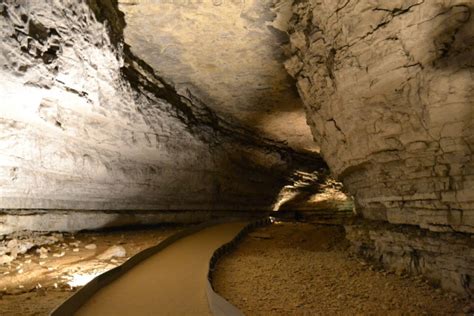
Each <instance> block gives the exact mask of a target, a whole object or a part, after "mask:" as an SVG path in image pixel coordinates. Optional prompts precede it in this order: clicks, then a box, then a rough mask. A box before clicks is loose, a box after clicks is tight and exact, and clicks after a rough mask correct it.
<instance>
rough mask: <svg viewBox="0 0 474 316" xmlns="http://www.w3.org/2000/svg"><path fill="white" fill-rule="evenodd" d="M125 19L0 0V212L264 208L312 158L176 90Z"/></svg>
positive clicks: (77, 7)
mask: <svg viewBox="0 0 474 316" xmlns="http://www.w3.org/2000/svg"><path fill="white" fill-rule="evenodd" d="M124 25H125V23H124V20H123V16H122V14H121V13H120V11H118V9H117V3H116V1H115V0H107V1H95V0H88V1H53V0H48V1H13V0H7V1H2V3H1V4H0V36H1V38H2V41H1V43H0V65H1V70H0V81H1V84H0V97H1V101H0V208H1V209H3V210H5V211H8V210H12V209H23V210H25V209H26V210H29V209H34V210H38V209H39V210H131V211H133V210H224V209H226V210H231V209H239V210H250V209H253V210H254V209H269V208H270V207H271V205H272V203H273V202H274V198H275V197H276V195H277V193H278V191H279V189H280V186H281V185H282V183H283V182H282V181H284V179H285V177H286V175H288V174H290V173H291V172H292V171H293V169H298V168H300V167H304V166H308V165H310V166H312V168H313V167H314V168H319V167H321V166H323V163H322V162H321V160H320V159H319V158H317V157H314V156H305V155H299V154H297V153H295V152H293V151H292V150H291V149H289V148H288V147H285V146H284V145H281V144H279V143H273V142H271V141H268V140H266V139H263V138H260V137H258V136H255V135H251V134H249V133H248V132H247V131H246V130H243V129H240V128H238V127H237V126H234V125H231V124H227V123H226V122H224V121H223V120H220V119H219V118H218V117H217V116H216V115H215V114H214V113H213V112H212V111H211V110H209V109H208V108H207V107H206V106H205V105H203V104H202V103H199V100H190V99H187V98H185V97H182V96H180V95H179V94H177V93H176V91H175V90H174V88H173V87H172V86H170V85H169V84H167V83H165V82H164V81H163V80H161V79H160V78H159V77H157V76H156V75H155V74H154V72H153V70H152V69H151V68H149V67H148V66H147V65H146V64H145V63H144V62H142V61H141V60H140V59H138V58H136V57H135V56H133V55H132V54H131V53H130V51H129V50H128V48H127V46H126V45H125V44H124V43H123V34H122V32H123V27H124Z"/></svg>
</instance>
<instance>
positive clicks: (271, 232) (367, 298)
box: [213, 223, 468, 315]
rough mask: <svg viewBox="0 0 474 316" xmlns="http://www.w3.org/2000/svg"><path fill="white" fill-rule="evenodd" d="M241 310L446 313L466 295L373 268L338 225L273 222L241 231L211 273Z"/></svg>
mask: <svg viewBox="0 0 474 316" xmlns="http://www.w3.org/2000/svg"><path fill="white" fill-rule="evenodd" d="M213 283H214V287H215V289H216V291H217V292H218V293H220V294H221V295H222V296H224V297H225V298H226V299H228V300H229V301H230V302H231V303H233V304H234V305H236V306H237V307H238V308H240V309H241V311H242V312H243V313H244V314H246V315H314V314H320V315H333V314H359V315H368V314H394V315H400V314H412V315H423V314H429V315H453V314H460V313H463V310H464V311H467V309H468V308H466V306H467V305H468V302H467V301H466V300H465V299H463V298H460V297H458V296H456V295H455V294H451V293H446V292H443V291H442V290H441V289H436V288H433V287H432V286H430V285H429V284H428V283H427V282H426V281H424V280H422V279H421V278H415V277H409V276H403V275H402V276H399V275H395V274H393V273H390V272H387V271H383V270H376V269H375V268H373V267H371V266H369V265H367V264H365V263H364V262H362V261H359V260H358V259H357V258H356V257H353V256H351V255H350V254H349V252H348V248H347V243H346V240H345V238H344V230H343V228H342V227H341V226H322V225H311V224H303V223H279V224H278V225H272V226H269V227H265V228H261V229H259V230H258V231H256V232H254V233H252V234H250V235H249V236H248V237H246V238H245V239H244V240H243V242H242V243H241V244H240V245H239V246H238V248H237V249H236V250H235V251H234V252H233V253H232V254H230V255H228V256H226V257H224V258H223V259H222V260H221V261H220V262H219V263H218V266H217V270H216V272H215V275H214V281H213Z"/></svg>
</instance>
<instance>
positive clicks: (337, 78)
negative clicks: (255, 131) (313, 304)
mask: <svg viewBox="0 0 474 316" xmlns="http://www.w3.org/2000/svg"><path fill="white" fill-rule="evenodd" d="M473 7H474V3H473V2H472V1H467V2H466V1H455V0H453V1H416V0H414V1H368V0H367V1H351V0H344V1H332V0H327V1H297V2H295V4H294V5H293V10H294V13H295V15H294V16H293V19H292V21H291V26H290V31H289V32H290V42H291V45H290V47H288V53H289V54H290V55H291V58H290V59H289V60H288V61H287V62H286V68H287V69H288V71H289V73H290V74H292V75H293V76H294V77H295V78H296V79H297V80H298V83H297V86H298V90H299V92H300V95H301V97H302V98H303V101H304V104H305V107H306V112H307V116H308V121H309V124H310V126H311V129H312V132H313V135H314V138H315V140H316V141H318V142H319V143H320V146H321V153H322V155H323V157H324V159H325V160H326V161H327V162H328V164H329V166H330V168H331V170H332V171H333V172H334V173H335V174H336V175H337V176H338V177H339V178H340V179H341V180H342V181H343V182H344V184H345V186H346V188H347V189H348V190H349V191H350V192H351V193H352V194H353V195H354V196H355V199H356V202H357V203H358V206H359V207H358V209H359V210H360V211H361V212H362V213H363V214H364V215H365V216H366V217H368V218H371V219H382V220H387V221H389V222H392V223H405V224H416V225H420V226H421V227H426V228H429V229H431V230H437V231H445V230H451V229H453V230H456V231H462V232H471V233H472V232H474V162H473V148H474V147H473V146H474V114H473V113H474V112H473V106H474V86H473V84H472V82H473V78H474V68H473V66H474V51H473V47H474V33H473V30H474V19H473V18H472V11H473Z"/></svg>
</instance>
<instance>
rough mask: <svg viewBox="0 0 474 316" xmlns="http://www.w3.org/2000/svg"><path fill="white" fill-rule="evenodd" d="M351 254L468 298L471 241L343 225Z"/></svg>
mask: <svg viewBox="0 0 474 316" xmlns="http://www.w3.org/2000/svg"><path fill="white" fill-rule="evenodd" d="M345 229H346V237H347V239H348V240H349V241H350V242H351V244H352V250H353V251H354V252H356V253H357V254H359V255H361V256H362V257H364V258H366V259H369V260H370V261H371V262H372V263H375V264H376V265H379V264H380V265H382V266H383V267H385V268H386V269H388V270H390V271H392V272H395V273H397V274H411V275H418V274H422V275H424V277H425V278H427V279H428V280H430V281H431V282H432V283H433V284H434V285H437V286H441V287H443V288H445V289H448V290H451V291H454V292H458V293H460V294H465V295H468V296H470V297H472V294H473V291H474V282H473V277H474V240H473V239H472V238H470V236H466V234H461V233H437V232H429V231H427V230H422V229H419V228H417V227H413V226H408V225H392V224H387V223H385V224H384V223H380V222H378V223H377V222H376V223H367V222H365V223H364V222H360V223H355V224H353V225H346V226H345Z"/></svg>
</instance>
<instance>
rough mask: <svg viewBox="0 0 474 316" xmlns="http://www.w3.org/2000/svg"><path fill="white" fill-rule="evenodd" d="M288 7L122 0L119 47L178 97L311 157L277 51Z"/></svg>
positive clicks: (248, 1)
mask: <svg viewBox="0 0 474 316" xmlns="http://www.w3.org/2000/svg"><path fill="white" fill-rule="evenodd" d="M291 3H292V1H287V0H284V1H278V0H274V1H261V0H121V1H119V6H120V10H121V11H122V12H124V14H125V19H126V22H127V26H126V28H125V41H126V43H127V44H128V45H130V46H131V50H132V52H133V53H135V54H136V55H137V56H138V57H140V58H142V59H143V60H144V61H145V62H147V63H148V64H149V65H151V66H152V67H153V68H154V70H155V72H156V73H157V74H158V75H159V76H161V77H162V78H164V79H165V80H167V81H168V82H170V83H172V84H174V85H175V86H176V88H177V90H178V91H180V92H181V93H182V94H186V95H189V94H192V95H193V96H194V97H196V98H198V99H199V100H201V101H202V102H204V103H205V104H206V105H207V106H209V107H210V108H212V109H213V110H214V111H215V112H216V113H218V114H219V115H220V116H222V117H224V118H225V119H227V120H229V121H233V122H236V123H238V124H241V125H242V126H244V127H246V128H250V129H252V130H254V131H255V132H256V133H259V134H260V135H262V136H264V137H268V138H270V139H273V140H277V141H285V142H288V144H289V145H290V146H292V147H293V148H295V149H297V150H310V151H316V150H317V148H316V145H315V144H314V142H313V140H312V136H311V132H310V129H309V127H308V126H307V124H306V118H305V113H304V109H303V106H302V104H301V101H300V98H299V96H298V93H297V91H296V89H295V85H294V82H293V81H292V79H291V78H290V77H289V76H288V75H287V72H286V71H285V69H284V67H283V61H284V59H285V57H284V54H283V49H282V46H283V45H285V44H286V43H287V42H288V37H287V35H286V32H285V31H286V27H287V24H288V21H289V19H290V17H291Z"/></svg>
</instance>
